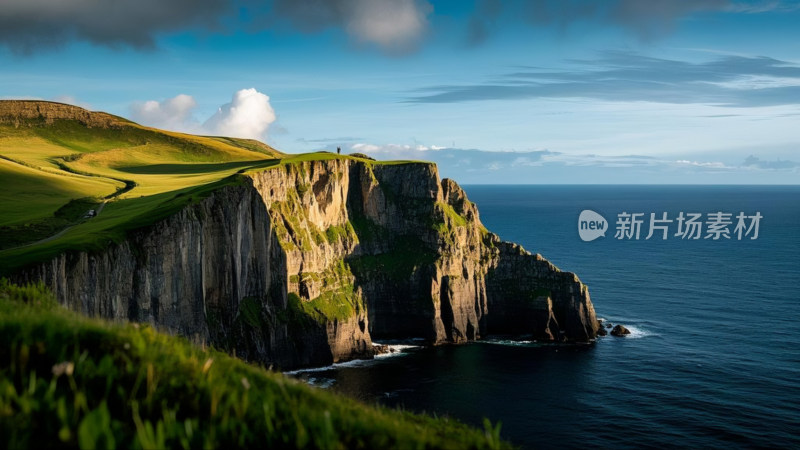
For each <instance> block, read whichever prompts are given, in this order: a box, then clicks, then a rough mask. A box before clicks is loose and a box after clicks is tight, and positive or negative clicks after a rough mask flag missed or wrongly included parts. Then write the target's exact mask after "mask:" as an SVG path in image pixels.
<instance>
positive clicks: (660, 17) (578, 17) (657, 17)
mask: <svg viewBox="0 0 800 450" xmlns="http://www.w3.org/2000/svg"><path fill="white" fill-rule="evenodd" d="M734 3H735V2H733V1H730V0H644V1H643V0H538V1H531V2H526V3H525V5H526V7H525V9H526V11H525V17H527V19H528V20H529V21H530V22H532V23H533V24H535V25H555V26H558V27H560V28H562V29H566V28H568V27H569V26H571V25H573V24H574V23H578V22H594V23H599V24H605V25H612V26H618V27H622V28H626V29H630V30H632V31H633V32H635V33H637V34H639V35H640V36H641V37H643V38H653V37H657V36H659V35H662V34H665V33H667V32H669V31H670V30H671V29H672V28H673V27H674V24H675V22H676V21H677V20H679V19H681V18H683V17H686V16H688V15H691V14H694V13H697V12H702V11H715V10H716V11H719V10H725V9H729V8H731V6H732V5H733V4H734Z"/></svg>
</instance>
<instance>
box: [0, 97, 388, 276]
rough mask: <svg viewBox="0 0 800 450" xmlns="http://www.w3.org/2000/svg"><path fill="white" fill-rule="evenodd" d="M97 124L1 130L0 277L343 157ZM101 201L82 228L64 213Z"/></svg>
mask: <svg viewBox="0 0 800 450" xmlns="http://www.w3.org/2000/svg"><path fill="white" fill-rule="evenodd" d="M41 104H42V105H43V107H46V106H47V102H41ZM95 114H102V113H95ZM103 116H104V117H111V118H112V119H114V120H115V122H114V124H113V126H111V127H108V128H103V127H92V128H90V127H87V126H85V125H84V124H82V123H81V122H79V121H77V120H67V119H57V120H54V121H51V122H48V123H46V122H45V121H44V119H41V120H39V119H25V120H23V123H22V126H14V125H11V124H9V123H0V212H2V214H0V274H3V273H9V272H11V271H13V270H15V269H18V268H20V267H22V266H25V265H27V264H30V263H34V262H39V261H42V260H44V259H47V258H50V257H53V256H55V255H57V254H59V253H61V252H63V251H66V250H93V249H98V248H102V247H104V246H106V245H108V243H109V242H115V241H116V242H118V241H119V240H121V239H123V238H124V236H125V233H127V232H128V231H130V230H132V229H135V228H137V227H141V226H146V225H149V224H152V223H154V222H155V221H157V220H159V219H161V218H164V217H167V216H168V215H170V214H172V213H174V212H176V211H178V210H180V209H181V208H183V207H184V206H186V204H188V203H189V202H190V201H194V200H197V199H199V198H202V197H204V196H206V195H208V194H209V193H210V190H211V189H216V188H219V187H222V186H225V185H228V184H232V183H239V182H241V181H242V180H241V178H239V177H237V175H236V174H241V173H252V172H255V171H259V170H264V169H265V168H269V167H273V166H277V165H279V164H293V163H299V162H304V161H311V160H327V159H343V158H352V157H349V156H342V155H336V154H332V153H327V152H319V153H309V154H302V155H286V154H283V153H280V152H278V151H277V150H275V149H273V148H271V147H269V146H268V145H266V144H263V143H261V142H258V141H255V140H250V139H237V138H228V137H218V136H194V135H189V134H183V133H175V132H170V131H163V130H157V129H154V128H148V127H144V126H141V125H138V124H136V123H133V122H130V121H127V120H125V119H122V118H115V117H113V116H108V115H105V114H103ZM391 163H399V162H391ZM101 201H107V202H108V203H107V204H106V206H105V207H104V209H103V213H102V214H101V215H100V216H98V217H96V218H92V219H90V220H83V215H84V213H85V212H86V211H71V209H70V207H72V208H73V209H74V207H77V206H78V205H90V206H89V207H87V208H86V210H88V209H91V205H92V204H99V203H100V202H101ZM65 211H70V213H69V214H65V213H64V212H65ZM64 229H67V231H66V232H64V233H63V235H60V236H58V237H57V238H56V239H52V240H50V241H47V242H42V243H38V242H39V241H40V240H42V239H45V238H48V237H50V236H53V235H55V234H57V233H58V232H60V231H62V230H64ZM30 244H35V245H30ZM24 245H27V246H25V247H23V246H24Z"/></svg>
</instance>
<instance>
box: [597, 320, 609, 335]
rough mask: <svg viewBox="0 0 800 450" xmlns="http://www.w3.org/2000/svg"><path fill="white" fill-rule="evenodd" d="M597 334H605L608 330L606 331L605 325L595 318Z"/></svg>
mask: <svg viewBox="0 0 800 450" xmlns="http://www.w3.org/2000/svg"><path fill="white" fill-rule="evenodd" d="M597 335H598V336H606V335H608V332H607V331H606V329H605V327H604V326H603V321H602V320H599V319H598V320H597Z"/></svg>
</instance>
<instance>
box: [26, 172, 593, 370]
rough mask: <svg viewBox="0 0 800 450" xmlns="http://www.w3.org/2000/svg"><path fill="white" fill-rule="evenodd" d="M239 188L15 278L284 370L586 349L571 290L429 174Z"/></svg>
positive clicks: (93, 309) (293, 178) (82, 307)
mask: <svg viewBox="0 0 800 450" xmlns="http://www.w3.org/2000/svg"><path fill="white" fill-rule="evenodd" d="M239 177H240V178H241V180H240V182H238V183H233V184H230V185H226V186H223V187H221V188H220V189H218V190H216V191H214V192H213V193H212V194H211V195H209V196H208V197H207V198H205V199H203V200H201V201H199V202H197V203H194V204H190V205H189V206H187V207H185V208H184V209H182V210H181V211H179V212H178V213H176V214H174V215H172V216H170V217H168V218H167V219H165V220H162V221H159V222H157V223H155V224H154V225H152V226H148V227H146V228H143V229H140V230H137V231H134V232H131V233H129V235H128V237H127V239H126V240H125V241H123V242H121V243H119V244H113V243H112V244H110V245H109V246H108V247H107V248H106V249H104V250H100V251H95V252H84V251H69V252H65V253H63V254H61V255H60V256H58V257H56V258H54V259H52V260H50V261H48V262H45V263H40V264H34V265H32V266H28V267H26V268H25V269H22V270H20V271H18V272H17V273H16V274H15V275H14V277H12V278H13V279H14V280H15V281H18V282H24V281H35V280H42V281H44V282H45V284H46V285H47V286H48V287H49V288H50V289H52V290H53V292H54V293H55V295H56V296H57V298H58V299H59V301H60V302H61V303H62V304H65V305H67V306H68V307H69V308H70V309H73V310H76V311H79V312H82V313H84V314H87V315H90V316H100V317H106V318H112V319H127V320H132V321H142V322H149V323H152V324H154V325H156V326H158V327H160V328H163V329H166V330H169V331H171V332H174V333H178V334H181V335H185V336H188V337H190V338H193V339H195V340H202V341H206V342H210V343H212V344H214V345H215V346H218V347H220V348H224V349H227V350H229V351H231V352H235V354H236V355H238V356H241V357H244V358H246V359H250V360H255V361H259V362H261V363H263V364H268V365H269V364H271V365H274V366H276V367H280V368H283V369H288V368H296V367H305V366H314V365H324V364H329V363H331V362H336V361H342V360H347V359H352V358H359V357H370V356H371V355H372V353H373V351H374V350H373V345H372V339H387V338H416V337H418V338H423V339H425V340H426V341H427V342H429V343H431V344H440V343H462V342H467V341H470V340H475V339H480V338H481V337H484V336H487V335H489V334H504V335H507V334H511V335H533V336H534V338H535V339H538V340H543V341H554V342H589V341H591V340H592V339H594V338H595V334H596V331H597V321H596V318H595V312H594V308H593V306H592V302H591V300H590V298H589V292H588V289H587V288H586V286H585V285H583V284H582V283H581V282H580V280H579V279H578V277H577V276H576V275H575V274H573V273H569V272H562V271H560V270H559V269H557V268H556V267H555V266H553V265H552V264H551V263H549V262H548V261H547V260H546V259H544V258H542V257H541V256H540V255H538V254H531V253H529V252H527V251H526V250H524V249H523V248H522V247H520V246H518V245H516V244H511V243H507V242H502V241H501V240H500V239H499V238H498V237H497V236H496V235H495V234H493V233H491V232H489V231H488V230H486V228H485V227H484V226H483V225H482V224H481V222H480V219H479V215H478V210H477V208H476V206H475V205H474V204H473V203H471V202H470V201H469V200H468V199H467V197H466V195H465V193H464V191H463V190H462V189H461V188H460V187H459V186H458V185H457V184H456V183H455V182H454V181H452V180H448V179H445V180H441V181H440V180H439V176H438V172H437V169H436V166H435V165H434V164H431V163H398V164H393V163H375V162H372V161H367V160H361V159H354V158H337V159H327V160H313V159H312V160H309V161H303V162H294V163H289V164H280V165H278V166H276V167H273V168H270V169H267V170H262V171H259V172H256V173H252V174H248V175H239Z"/></svg>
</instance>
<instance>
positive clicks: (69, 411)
mask: <svg viewBox="0 0 800 450" xmlns="http://www.w3.org/2000/svg"><path fill="white" fill-rule="evenodd" d="M0 340H2V342H3V345H2V346H0V446H2V447H3V448H52V447H69V448H78V447H80V448H116V447H120V448H251V447H259V448H326V449H351V448H381V449H383V448H453V449H462V448H506V447H508V444H506V443H504V442H502V441H501V440H500V437H499V431H500V427H499V426H492V425H491V424H490V423H488V421H486V423H485V424H484V430H477V429H474V428H470V427H467V426H465V425H463V424H460V423H458V422H456V421H453V420H450V419H447V418H432V417H430V416H424V415H416V414H411V413H408V412H401V411H396V410H391V409H387V408H381V407H374V406H367V405H364V404H362V403H359V402H357V401H354V400H351V399H348V398H345V397H340V396H337V395H334V394H331V393H329V392H325V391H321V390H318V389H315V388H312V387H309V386H306V385H304V384H302V383H300V382H298V381H294V380H292V379H289V378H287V377H285V376H283V375H281V374H279V373H273V372H268V371H267V370H264V369H262V368H260V367H256V366H253V365H249V364H246V363H244V362H242V361H240V360H237V359H236V358H232V357H230V356H227V355H225V354H223V353H220V352H217V351H214V350H211V349H204V348H202V347H200V346H197V345H192V344H190V343H189V342H187V341H186V340H185V339H182V338H177V337H173V336H168V335H165V334H161V333H158V332H156V331H155V330H153V329H152V328H150V327H148V326H146V325H138V324H111V323H108V322H104V321H100V320H93V319H88V318H84V317H81V316H79V315H77V314H74V313H71V312H68V311H65V310H63V309H61V308H60V307H58V306H57V305H56V304H55V300H54V299H53V297H52V296H51V295H50V294H49V293H48V292H47V291H46V290H45V289H44V288H43V287H41V286H26V287H19V286H14V285H11V284H9V283H7V282H6V281H5V280H0Z"/></svg>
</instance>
